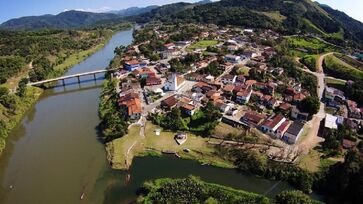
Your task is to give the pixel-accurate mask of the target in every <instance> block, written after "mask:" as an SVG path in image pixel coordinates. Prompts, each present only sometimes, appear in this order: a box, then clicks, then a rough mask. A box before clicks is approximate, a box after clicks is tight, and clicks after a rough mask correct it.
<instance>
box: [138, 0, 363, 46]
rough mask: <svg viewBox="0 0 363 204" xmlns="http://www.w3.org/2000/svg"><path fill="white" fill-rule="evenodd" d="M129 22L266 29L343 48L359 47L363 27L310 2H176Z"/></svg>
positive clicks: (362, 37) (252, 0)
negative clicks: (316, 38) (315, 38)
mask: <svg viewBox="0 0 363 204" xmlns="http://www.w3.org/2000/svg"><path fill="white" fill-rule="evenodd" d="M133 20H135V21H136V22H140V23H145V22H148V21H150V20H159V21H162V22H171V23H177V22H192V23H212V24H217V25H222V26H225V25H235V26H242V27H252V28H268V29H274V30H277V31H280V32H282V33H285V34H296V33H300V32H303V33H304V32H305V33H316V34H319V35H321V36H322V37H324V38H325V39H327V40H329V41H331V42H334V43H337V44H341V45H344V44H345V43H346V42H345V40H347V39H348V40H353V41H354V42H356V43H358V44H359V45H360V46H361V47H363V35H362V30H363V24H362V23H360V22H359V21H356V20H354V19H353V18H350V17H349V16H347V15H346V14H344V13H342V12H340V11H336V10H333V9H331V8H330V7H328V6H325V5H319V4H318V3H316V2H313V1H311V0H289V1H286V0H268V1H267V0H221V1H217V2H212V3H207V4H198V3H197V4H188V3H176V4H169V5H165V6H161V7H158V8H156V9H153V10H151V11H150V12H148V13H145V14H141V15H139V16H137V17H134V18H133Z"/></svg>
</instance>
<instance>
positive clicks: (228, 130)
mask: <svg viewBox="0 0 363 204" xmlns="http://www.w3.org/2000/svg"><path fill="white" fill-rule="evenodd" d="M244 132H245V131H244V130H243V129H238V128H234V127H232V126H230V125H228V124H226V123H222V122H221V123H219V124H218V125H217V127H216V129H215V132H214V134H215V135H218V136H221V137H225V136H227V135H229V134H232V135H239V134H243V133H244Z"/></svg>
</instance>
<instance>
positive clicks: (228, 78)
mask: <svg viewBox="0 0 363 204" xmlns="http://www.w3.org/2000/svg"><path fill="white" fill-rule="evenodd" d="M236 79H237V76H236V75H231V74H226V75H224V76H222V78H221V81H222V83H223V84H234V83H235V82H236Z"/></svg>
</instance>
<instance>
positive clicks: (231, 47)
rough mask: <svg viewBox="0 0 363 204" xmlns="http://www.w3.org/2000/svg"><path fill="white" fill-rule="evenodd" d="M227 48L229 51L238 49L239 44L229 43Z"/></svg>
mask: <svg viewBox="0 0 363 204" xmlns="http://www.w3.org/2000/svg"><path fill="white" fill-rule="evenodd" d="M227 50H228V51H237V50H238V46H237V45H228V46H227Z"/></svg>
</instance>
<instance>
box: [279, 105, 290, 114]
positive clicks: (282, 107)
mask: <svg viewBox="0 0 363 204" xmlns="http://www.w3.org/2000/svg"><path fill="white" fill-rule="evenodd" d="M279 110H280V111H281V112H282V113H284V114H287V113H289V111H290V110H291V104H290V103H282V104H280V106H279Z"/></svg>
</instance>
